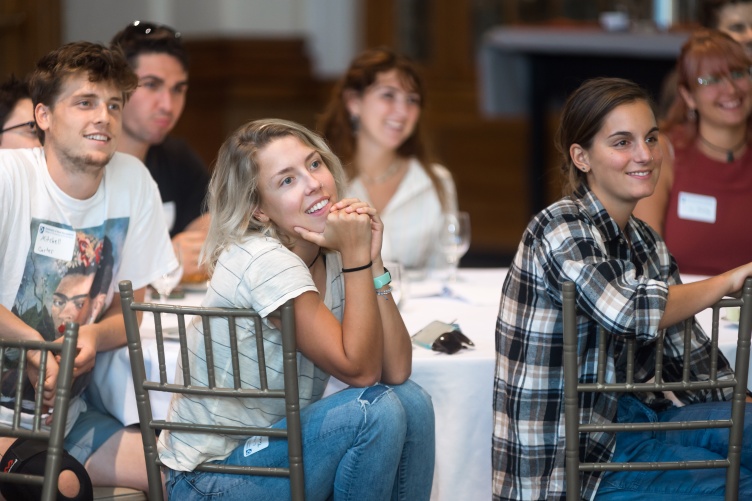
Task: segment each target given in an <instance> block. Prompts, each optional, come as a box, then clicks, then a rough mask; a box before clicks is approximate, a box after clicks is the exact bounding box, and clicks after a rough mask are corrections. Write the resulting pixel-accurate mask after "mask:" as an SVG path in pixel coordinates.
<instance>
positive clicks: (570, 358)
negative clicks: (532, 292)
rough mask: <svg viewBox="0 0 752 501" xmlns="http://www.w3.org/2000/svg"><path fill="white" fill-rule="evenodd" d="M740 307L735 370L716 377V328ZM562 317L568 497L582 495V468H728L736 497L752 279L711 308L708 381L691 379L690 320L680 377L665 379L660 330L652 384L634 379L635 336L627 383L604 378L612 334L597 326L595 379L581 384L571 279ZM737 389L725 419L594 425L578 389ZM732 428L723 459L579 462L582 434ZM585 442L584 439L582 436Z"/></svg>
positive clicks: (730, 492) (730, 497)
mask: <svg viewBox="0 0 752 501" xmlns="http://www.w3.org/2000/svg"><path fill="white" fill-rule="evenodd" d="M736 306H738V307H740V308H741V311H740V320H739V331H738V342H737V350H736V364H735V374H734V377H733V378H730V379H728V378H727V379H721V380H719V379H718V356H719V353H720V351H719V348H718V340H719V335H718V329H719V325H720V322H719V317H720V310H721V309H722V308H728V307H736ZM562 309H563V310H562V317H563V337H564V339H563V363H564V413H565V423H564V429H565V433H566V436H565V449H566V450H565V458H566V464H565V475H566V484H567V500H568V501H574V500H578V499H580V495H581V490H580V489H581V477H580V475H581V472H584V471H624V470H672V469H697V468H725V469H726V494H725V499H726V500H727V501H735V500H737V499H738V495H739V492H738V491H739V479H740V467H741V447H742V440H743V436H742V435H743V430H744V417H745V399H746V391H747V388H746V386H747V378H748V376H749V359H750V337H751V336H752V278H748V279H747V280H746V281H745V283H744V287H743V289H742V295H741V298H740V299H727V298H726V299H721V300H720V301H718V302H717V303H716V304H715V305H713V306H712V315H713V322H712V332H711V333H710V336H709V338H710V340H711V355H712V359H711V364H710V379H709V380H707V381H692V380H691V371H690V367H691V365H690V360H691V355H692V340H693V338H694V335H693V332H692V328H693V325H694V319H689V320H687V321H686V322H685V323H684V325H683V327H682V336H683V340H684V350H683V352H682V354H681V356H682V359H683V361H684V367H683V370H682V377H681V381H673V382H666V381H664V378H663V368H664V362H663V357H664V338H663V336H664V335H665V333H664V332H663V331H661V332H660V333H659V336H658V337H657V339H656V348H655V378H654V380H653V382H648V383H634V368H635V363H634V339H628V340H625V344H626V349H627V361H626V366H627V374H626V375H625V381H624V382H608V383H607V382H605V371H606V366H607V363H608V359H607V357H605V356H604V354H606V353H607V347H608V342H607V337H608V336H609V334H608V333H606V332H604V331H603V329H599V341H598V343H599V344H598V346H599V353H598V362H597V382H596V383H580V382H579V360H578V341H579V333H578V331H577V296H576V286H575V284H574V283H573V282H566V283H564V284H563V287H562ZM724 388H733V389H734V392H733V398H732V401H731V403H730V405H731V418H730V419H724V420H708V421H684V422H672V423H604V424H591V423H581V422H580V409H579V401H578V398H579V397H578V394H579V392H609V393H624V392H659V391H663V392H667V391H688V390H715V391H720V390H723V389H724ZM719 428H727V429H729V447H728V451H727V456H726V458H725V459H718V460H708V461H668V462H661V463H657V462H651V463H614V462H610V463H581V462H580V440H581V434H584V433H592V432H612V433H617V432H624V431H648V430H653V431H655V430H662V431H668V430H689V429H719ZM583 440H584V438H583Z"/></svg>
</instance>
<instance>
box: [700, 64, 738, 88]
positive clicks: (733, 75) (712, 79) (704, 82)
mask: <svg viewBox="0 0 752 501" xmlns="http://www.w3.org/2000/svg"><path fill="white" fill-rule="evenodd" d="M751 76H752V67H750V68H747V69H746V70H731V71H729V72H728V75H707V76H704V77H697V83H698V84H700V85H701V86H703V87H708V86H709V85H717V84H719V83H721V82H722V81H723V80H726V79H728V80H729V81H730V82H736V81H738V80H742V79H743V78H750V77H751Z"/></svg>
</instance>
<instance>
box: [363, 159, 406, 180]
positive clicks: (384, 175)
mask: <svg viewBox="0 0 752 501" xmlns="http://www.w3.org/2000/svg"><path fill="white" fill-rule="evenodd" d="M401 165H402V162H400V161H399V160H395V161H394V162H392V165H390V166H389V168H388V169H387V170H385V171H384V172H382V173H381V174H379V175H378V176H375V177H371V176H369V175H368V174H366V173H364V172H361V173H360V174H359V175H360V178H361V179H362V180H363V183H365V184H381V183H384V182H386V181H387V180H388V179H389V178H390V177H392V176H394V175H395V174H396V173H397V171H398V170H399V168H400V167H401Z"/></svg>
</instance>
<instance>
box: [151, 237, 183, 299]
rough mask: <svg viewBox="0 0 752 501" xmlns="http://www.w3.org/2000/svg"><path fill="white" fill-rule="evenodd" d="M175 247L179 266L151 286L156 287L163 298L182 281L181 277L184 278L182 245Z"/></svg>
mask: <svg viewBox="0 0 752 501" xmlns="http://www.w3.org/2000/svg"><path fill="white" fill-rule="evenodd" d="M174 249H175V258H176V259H177V260H178V266H177V267H176V268H174V269H172V270H171V271H169V272H167V273H165V274H164V275H162V276H160V277H159V278H157V279H156V280H154V281H152V283H151V286H152V287H154V289H156V291H157V292H158V293H159V296H160V297H161V298H162V299H167V298H169V297H170V294H171V293H172V291H173V290H174V289H175V287H177V285H178V284H179V283H180V279H181V278H183V258H182V256H181V253H180V245H174Z"/></svg>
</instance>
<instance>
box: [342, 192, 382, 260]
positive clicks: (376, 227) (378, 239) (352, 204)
mask: <svg viewBox="0 0 752 501" xmlns="http://www.w3.org/2000/svg"><path fill="white" fill-rule="evenodd" d="M329 210H330V212H335V211H338V210H344V211H345V212H357V213H358V214H368V216H369V217H370V218H371V260H373V261H376V260H377V259H378V258H379V257H380V256H381V243H382V240H383V238H384V223H383V222H382V221H381V218H380V217H379V213H378V211H377V210H376V209H374V208H373V207H371V206H370V205H368V203H366V202H363V201H362V200H358V199H357V198H344V199H342V200H340V201H339V202H337V203H336V204H334V205H332V207H331V209H329Z"/></svg>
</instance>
